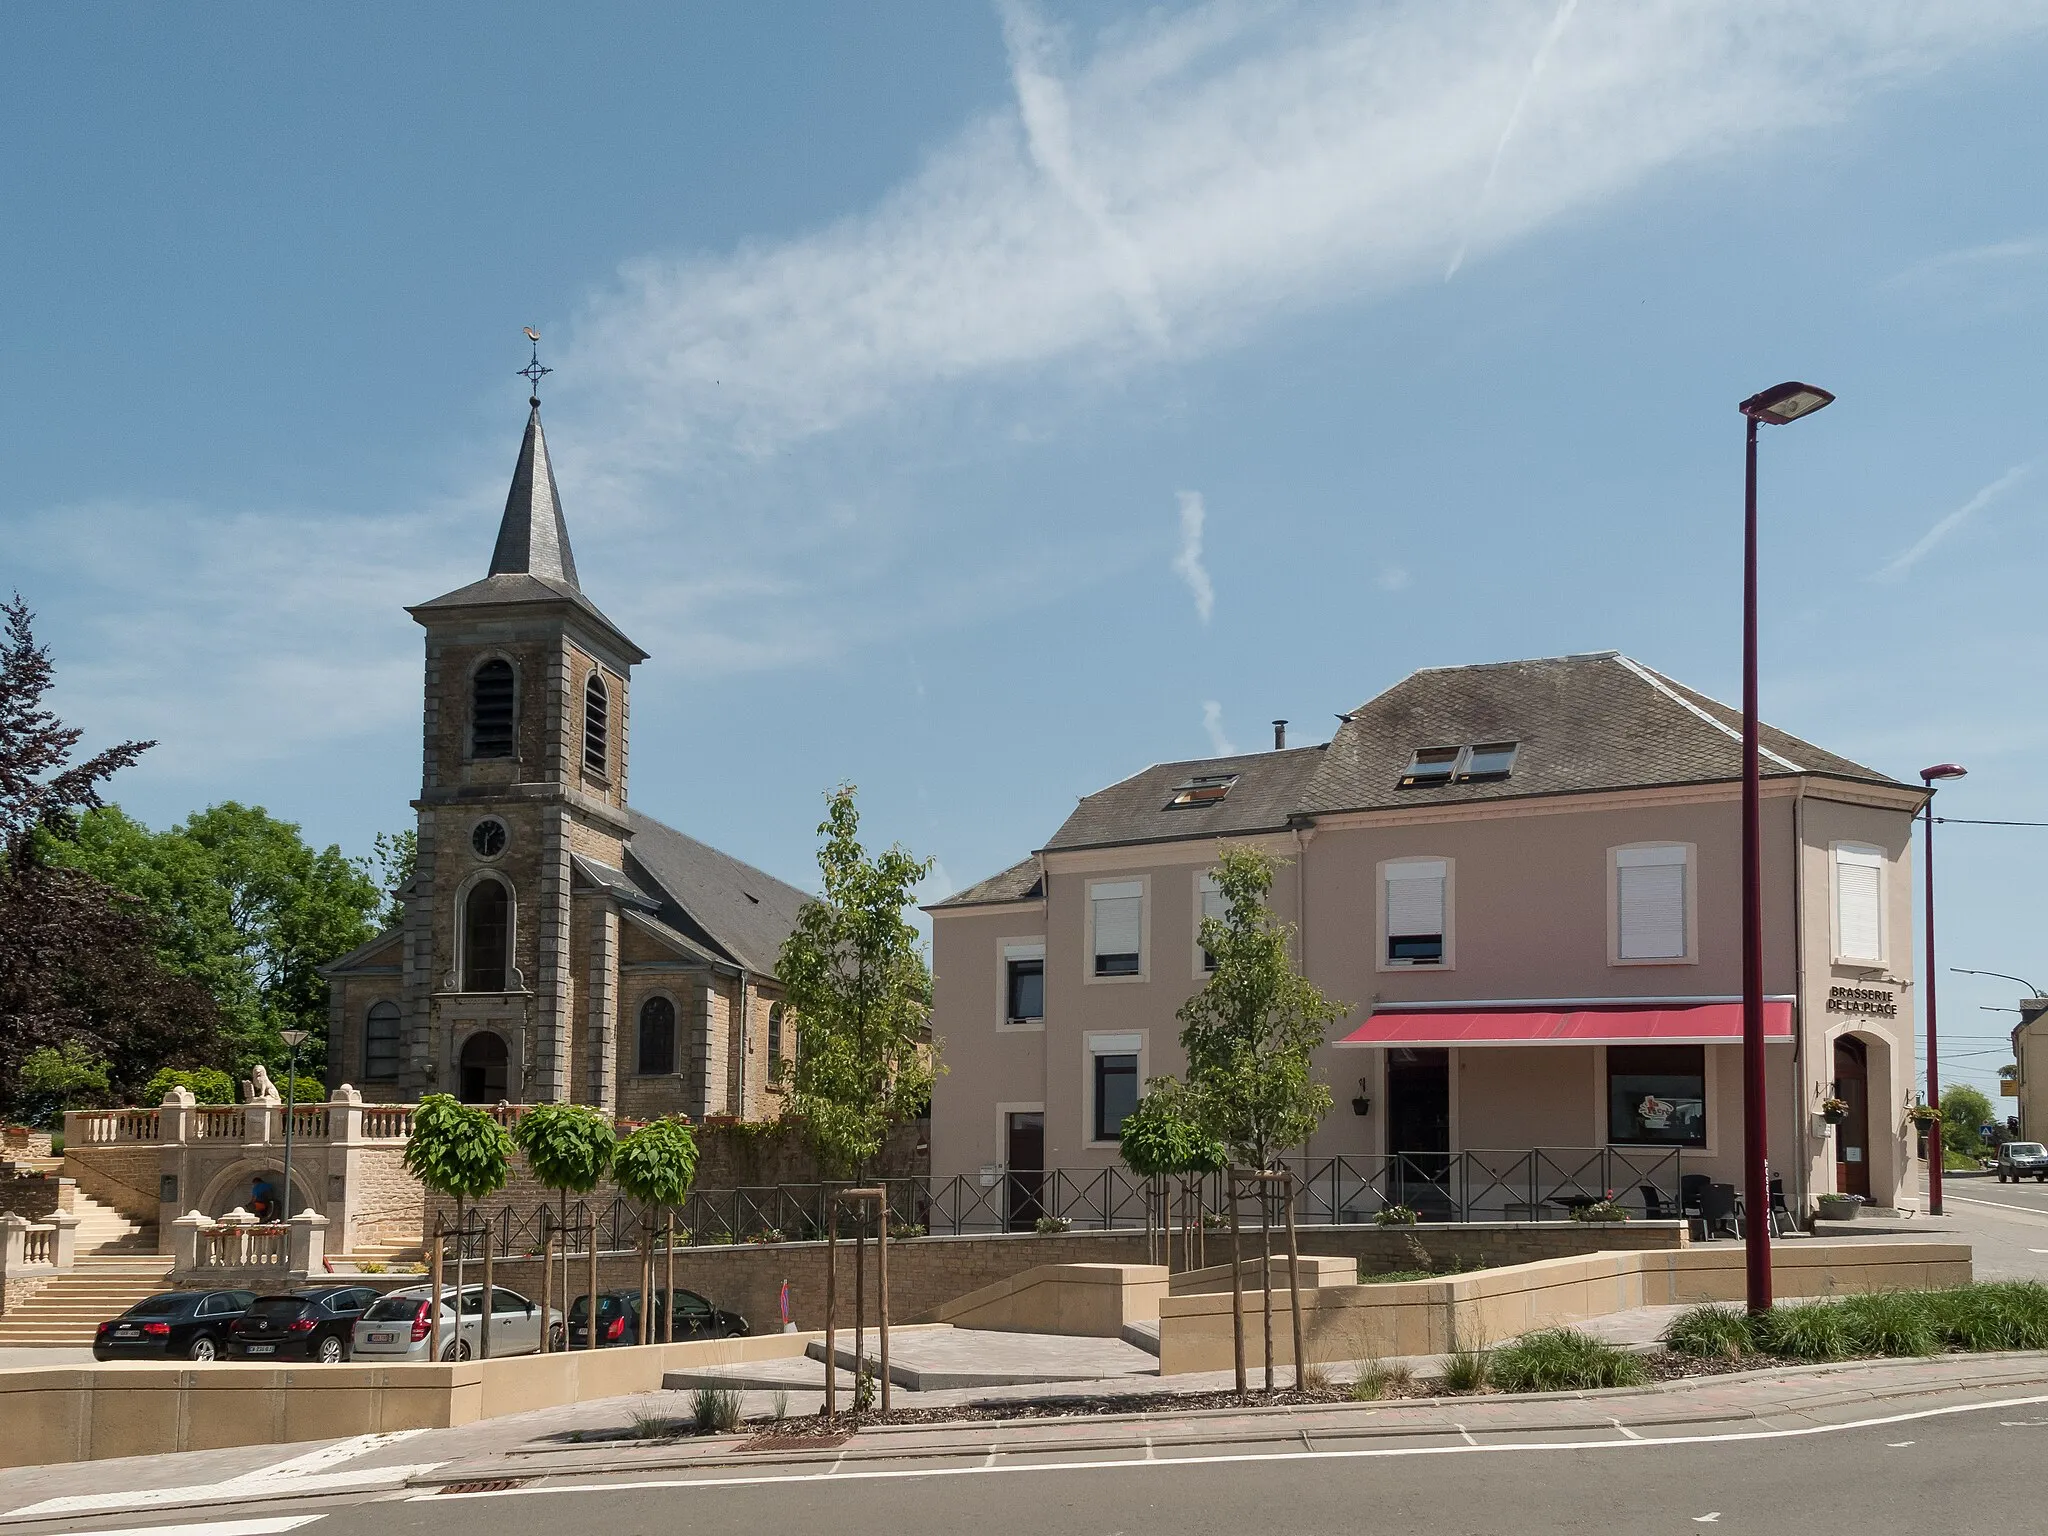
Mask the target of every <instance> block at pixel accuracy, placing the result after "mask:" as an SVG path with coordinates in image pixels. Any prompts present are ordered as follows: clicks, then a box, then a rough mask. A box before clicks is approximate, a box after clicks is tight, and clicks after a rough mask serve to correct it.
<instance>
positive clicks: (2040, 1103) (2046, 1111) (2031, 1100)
mask: <svg viewBox="0 0 2048 1536" xmlns="http://www.w3.org/2000/svg"><path fill="white" fill-rule="evenodd" d="M2012 1059H2013V1064H2014V1065H2015V1066H2017V1067H2018V1068H2019V1076H2018V1077H2017V1078H2005V1079H2001V1080H2000V1082H1999V1085H1998V1089H1999V1096H2000V1098H2001V1099H2004V1098H2011V1099H2016V1100H2018V1102H2017V1103H2016V1104H2014V1105H2012V1106H2011V1108H2012V1109H2013V1110H2014V1111H2016V1112H2017V1113H2018V1115H2019V1121H2020V1135H2021V1136H2023V1137H2025V1138H2027V1139H2028V1140H2029V1141H2039V1140H2040V1139H2041V1138H2042V1137H2043V1136H2044V1135H2048V997H2023V998H2021V999H2020V1021H2019V1023H2018V1024H2016V1025H2014V1026H2013V1032H2012ZM1998 1112H1999V1114H2001V1115H2003V1114H2005V1113H2006V1112H2007V1106H2006V1105H2005V1104H2003V1103H2001V1104H2000V1105H1999V1106H1998Z"/></svg>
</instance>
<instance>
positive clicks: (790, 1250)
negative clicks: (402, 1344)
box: [444, 1222, 1685, 1333]
mask: <svg viewBox="0 0 2048 1536" xmlns="http://www.w3.org/2000/svg"><path fill="white" fill-rule="evenodd" d="M1250 1237H1251V1241H1248V1242H1247V1243H1246V1245H1245V1253H1246V1255H1247V1256H1251V1255H1254V1254H1256V1253H1257V1251H1258V1249H1257V1234H1256V1233H1253V1234H1250ZM1419 1238H1420V1240H1421V1241H1422V1242H1423V1244H1424V1245H1425V1247H1426V1248H1427V1249H1428V1250H1429V1254H1430V1257H1431V1258H1432V1259H1434V1260H1435V1261H1436V1262H1437V1263H1439V1264H1443V1265H1448V1264H1449V1263H1450V1261H1451V1260H1452V1259H1454V1258H1455V1259H1458V1260H1459V1261H1460V1262H1461V1264H1462V1265H1463V1267H1464V1268H1466V1269H1472V1268H1475V1267H1477V1266H1478V1265H1479V1263H1480V1261H1481V1260H1484V1262H1485V1263H1486V1265H1487V1266H1488V1267H1499V1266H1501V1265H1506V1264H1521V1263H1527V1262H1529V1261H1531V1260H1534V1259H1555V1258H1568V1257H1573V1256H1576V1255H1580V1254H1588V1253H1597V1252H1612V1251H1617V1250H1621V1251H1628V1250H1634V1251H1641V1250H1645V1249H1648V1250H1659V1249H1662V1250H1670V1249H1677V1248H1681V1247H1683V1246H1685V1229H1684V1228H1683V1227H1682V1226H1681V1225H1680V1224H1679V1223H1677V1222H1629V1223H1626V1224H1623V1225H1620V1226H1594V1225H1589V1224H1585V1223H1579V1222H1558V1223H1554V1224H1547V1225H1543V1226H1528V1225H1520V1226H1516V1225H1509V1224H1505V1223H1503V1224H1498V1225H1492V1224H1480V1223H1474V1224H1471V1225H1466V1226H1456V1227H1452V1226H1441V1227H1423V1228H1420V1229H1419ZM1300 1241H1301V1248H1302V1252H1303V1253H1304V1254H1315V1255H1318V1256H1327V1257H1334V1258H1357V1259H1360V1260H1363V1261H1365V1263H1364V1266H1363V1267H1364V1268H1365V1269H1366V1270H1367V1271H1368V1272H1371V1271H1375V1270H1391V1269H1394V1268H1397V1267H1398V1268H1413V1267H1414V1263H1413V1260H1412V1259H1411V1258H1410V1256H1409V1251H1408V1248H1407V1245H1406V1244H1405V1243H1403V1242H1402V1240H1401V1235H1400V1232H1399V1231H1398V1230H1394V1229H1388V1228H1385V1227H1303V1228H1301V1229H1300ZM1229 1244H1230V1237H1229V1234H1228V1233H1211V1234H1210V1244H1209V1249H1208V1254H1207V1257H1208V1260H1209V1262H1210V1263H1212V1264H1213V1263H1217V1262H1225V1263H1227V1262H1228V1260H1229V1255H1230V1246H1229ZM840 1247H841V1250H842V1251H841V1252H840V1255H839V1265H840V1269H839V1295H838V1298H837V1305H836V1306H835V1308H834V1310H835V1311H836V1313H837V1314H838V1320H839V1322H841V1323H843V1324H846V1325H848V1326H851V1324H852V1322H853V1301H852V1289H853V1252H852V1245H851V1243H842V1244H841V1245H840ZM1274 1247H1275V1249H1276V1250H1277V1251H1279V1252H1282V1253H1284V1252H1285V1251H1286V1239H1285V1237H1284V1236H1282V1235H1280V1234H1275V1243H1274ZM869 1256H870V1257H869V1263H870V1266H871V1268H870V1271H869V1275H870V1280H869V1285H870V1302H869V1306H870V1309H871V1310H870V1315H871V1316H872V1307H873V1300H872V1288H873V1270H872V1264H873V1248H872V1246H871V1247H870V1249H869ZM587 1262H588V1261H587V1260H581V1261H579V1260H572V1261H571V1268H570V1276H571V1282H572V1293H573V1294H580V1293H581V1292H582V1291H583V1290H584V1288H585V1285H584V1281H583V1278H582V1276H583V1275H584V1274H585V1273H587V1270H585V1269H584V1268H583V1265H585V1264H587ZM664 1262H665V1261H664V1259H663V1256H662V1255H660V1254H658V1253H657V1254H656V1255H655V1266H656V1271H657V1277H658V1276H659V1275H660V1273H661V1272H662V1266H663V1264H664ZM1144 1262H1146V1251H1145V1234H1144V1232H1143V1231H1129V1232H1063V1233H1057V1234H1048V1235H1045V1236H1040V1235H1038V1234H1036V1233H1010V1234H1006V1235H1000V1236H997V1235H990V1236H979V1237H921V1238H912V1239H909V1240H907V1241H903V1242H892V1243H891V1244H890V1245H889V1300H890V1316H891V1320H892V1321H895V1322H899V1323H913V1322H927V1321H930V1320H931V1314H932V1313H934V1312H935V1311H937V1309H938V1308H939V1307H941V1306H942V1305H944V1304H945V1303H946V1302H949V1301H952V1300H954V1299H955V1298H957V1297H961V1296H965V1295H966V1294H967V1293H968V1292H969V1291H975V1290H979V1289H980V1288H981V1287H983V1286H985V1285H993V1284H995V1283H996V1282H997V1281H999V1280H1007V1279H1009V1278H1010V1277H1011V1276H1012V1275H1017V1274H1022V1273H1023V1272H1024V1271H1025V1270H1027V1269H1033V1268H1036V1267H1037V1266H1038V1265H1040V1264H1142V1263H1144ZM468 1268H469V1271H470V1274H471V1275H472V1276H474V1275H475V1274H479V1273H481V1268H480V1266H479V1265H477V1264H475V1263H472V1264H471V1265H470V1266H468ZM492 1269H493V1280H494V1281H497V1280H502V1281H503V1282H504V1283H505V1284H506V1285H509V1286H511V1287H512V1288H513V1289H514V1290H517V1291H520V1292H522V1293H523V1294H526V1295H528V1296H530V1297H532V1298H534V1299H536V1300H537V1299H538V1298H539V1296H540V1266H539V1265H538V1264H536V1263H534V1262H533V1261H532V1260H528V1259H506V1260H502V1261H499V1262H497V1263H496V1264H494V1265H493V1266H492ZM444 1279H451V1281H452V1270H451V1271H450V1272H449V1273H448V1274H446V1275H444ZM784 1280H787V1281H788V1282H789V1291H790V1311H791V1313H792V1315H793V1317H794V1319H795V1321H796V1325H797V1326H798V1327H799V1328H822V1327H824V1326H825V1314H824V1306H825V1245H824V1244H823V1243H736V1244H732V1245H729V1246H716V1247H697V1248H678V1249H677V1250H676V1284H677V1285H679V1286H681V1287H683V1288H685V1289H687V1290H692V1291H696V1292H698V1293H699V1294H701V1295H703V1296H706V1297H709V1298H710V1299H711V1301H712V1302H713V1303H714V1304H716V1305H718V1306H721V1307H724V1308H726V1309H728V1310H730V1311H735V1312H739V1313H742V1314H743V1315H744V1316H745V1317H746V1318H747V1320H748V1321H749V1322H751V1323H752V1324H753V1326H754V1330H755V1332H757V1333H759V1332H767V1331H772V1330H773V1329H776V1328H778V1327H780V1326H781V1321H780V1318H779V1316H778V1313H777V1310H776V1296H777V1293H778V1291H779V1290H780V1288H781V1285H782V1282H783V1281H784ZM558 1283H559V1282H558ZM599 1283H600V1284H601V1285H603V1286H606V1287H612V1286H626V1287H637V1286H638V1285H639V1283H640V1281H639V1261H638V1260H637V1259H635V1258H629V1257H626V1256H623V1255H622V1256H619V1257H616V1258H605V1259H601V1260H600V1261H599ZM660 1283H661V1281H660V1279H659V1278H657V1280H656V1284H657V1285H659V1284H660ZM556 1305H558V1306H559V1305H560V1302H559V1301H557V1303H556Z"/></svg>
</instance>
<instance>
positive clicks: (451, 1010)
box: [327, 400, 807, 1119]
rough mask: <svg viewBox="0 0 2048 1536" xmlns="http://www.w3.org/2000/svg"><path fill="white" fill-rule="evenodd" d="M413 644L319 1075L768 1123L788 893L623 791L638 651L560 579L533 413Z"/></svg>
mask: <svg viewBox="0 0 2048 1536" xmlns="http://www.w3.org/2000/svg"><path fill="white" fill-rule="evenodd" d="M409 611H410V612H411V614H412V616H413V618H414V619H416V620H417V621H418V622H419V624H420V625H421V627H422V628H423V629H425V631H426V694H425V698H426V705H425V711H424V716H423V736H424V754H423V759H424V760H423V766H422V782H421V787H420V796H419V799H417V800H416V801H414V802H413V804H414V807H415V809H416V810H417V811H418V813H419V868H418V874H417V877H416V878H415V880H414V881H413V884H412V886H411V887H410V889H409V890H408V891H407V893H406V910H405V919H404V922H403V923H402V924H400V925H399V926H398V927H396V928H393V929H391V930H390V931H389V932H386V933H383V934H380V935H379V936H378V937H377V938H375V939H373V940H371V941H370V942H369V943H368V944H366V945H364V946H363V947H362V948H360V949H358V950H356V951H355V952H354V953H353V954H350V955H347V956H345V957H343V958H342V959H341V960H340V961H338V962H336V963H335V964H334V965H332V966H330V967H329V968H328V970H327V974H328V976H329V977H330V979H331V981H332V984H333V985H332V989H331V990H332V999H333V1001H332V1012H331V1016H330V1025H329V1038H328V1061H327V1075H328V1081H329V1082H334V1083H341V1082H346V1083H352V1084H354V1085H356V1086H357V1087H358V1088H359V1089H360V1090H361V1092H362V1093H363V1095H364V1097H365V1098H366V1099H369V1100H373V1101H380V1100H381V1101H392V1100H410V1099H417V1098H418V1097H419V1096H420V1095H421V1094H422V1093H430V1092H447V1093H454V1094H457V1095H458V1096H460V1097H461V1098H463V1099H466V1100H470V1101H474V1102H482V1103H496V1102H499V1101H501V1100H507V1101H511V1102H513V1103H543V1102H551V1101H574V1102H577V1103H586V1104H595V1105H598V1106H601V1107H602V1108H604V1109H605V1110H607V1111H611V1112H613V1113H616V1114H618V1115H620V1116H622V1117H624V1118H627V1119H647V1118H651V1117H654V1116H658V1115H663V1114H670V1113H676V1112H681V1113H686V1114H689V1115H692V1116H697V1117H702V1116H704V1115H707V1114H733V1115H741V1116H745V1117H748V1118H755V1117H762V1116H767V1115H772V1114H773V1113H774V1104H775V1101H776V1099H777V1098H779V1096H780V1093H781V1088H780V1081H781V1076H782V1071H781V1069H782V1066H783V1064H784V1062H785V1061H786V1060H787V1059H788V1057H789V1056H790V1054H791V1053H792V1052H793V1051H794V1049H795V1038H794V1034H795V1032H794V1029H793V1028H791V1029H789V1030H785V1029H784V1028H783V1020H782V1005H781V1003H780V1001H779V998H780V988H779V986H778V985H777V983H776V980H775V975H774V971H775V966H776V962H777V956H778V954H779V952H780V949H781V946H782V941H783V939H784V938H785V937H786V936H787V935H788V933H789V931H790V929H791V927H792V926H793V925H794V923H795V920H796V914H797V911H798V909H799V908H800V907H801V906H802V905H803V903H804V901H805V900H806V899H807V897H806V896H805V893H804V892H802V891H799V890H797V889H795V888H794V887H792V886H788V885H785V884H783V883H782V882H781V881H779V880H777V879H775V878H773V877H772V876H770V875H767V874H764V873H763V872H761V871H760V870H758V869H754V868H752V867H750V866H749V865H746V864H743V863H741V862H740V861H739V860H737V859H734V858H731V857H729V856H728V855H726V854H723V853H720V852H719V851H718V850H717V849H715V848H711V847H708V846H706V845H705V844H703V843H700V842H698V841H696V840H695V839H693V838H690V837H687V836H685V835H684V834H683V833H681V832H678V831H676V830H675V829H674V828H672V827H667V826H664V825H663V824H662V823H660V822H658V821H656V820H654V819H653V818H652V817H650V816H648V815H646V814H645V813H644V812H642V811H640V810H637V809H635V808H634V807H633V806H632V805H631V804H630V803H629V802H628V800H627V794H626V785H627V757H628V752H627V748H628V725H629V722H630V718H631V715H630V710H629V707H628V706H629V697H630V690H631V686H632V672H633V668H634V667H635V666H636V665H637V664H639V663H640V662H642V661H644V660H646V659H647V658H646V653H645V652H643V651H642V650H641V649H640V648H639V647H638V646H637V645H635V644H634V643H633V642H632V641H631V640H630V639H628V638H627V637H626V635H625V634H624V633H622V632H621V631H620V630H619V628H618V627H617V626H616V625H615V624H613V623H612V622H611V620H609V619H608V618H606V617H605V615H604V614H603V612H602V611H600V610H599V608H598V607H597V605H596V604H595V603H593V602H592V601H591V600H590V598H589V597H587V596H586V595H585V594H584V592H583V589H582V587H581V585H580V584H579V583H578V581H577V578H576V560H575V556H574V555H573V554H572V553H571V551H570V547H569V530H568V525H567V523H566V522H565V520H564V519H563V516H562V508H561V499H560V495H559V493H558V492H557V490H556V487H555V477H554V470H553V467H552V465H551V464H550V462H549V459H548V446H547V438H546V436H545V435H544V434H543V433H542V431H541V422H540V402H539V401H538V400H535V401H533V402H532V412H531V414H530V415H529V417H528V419H527V423H526V438H525V441H524V442H523V443H522V444H521V446H520V450H519V462H518V466H517V468H516V470H515V471H514V474H513V477H512V489H511V494H510V495H509V496H508V497H507V499H506V503H505V515H504V518H503V521H502V522H501V524H500V526H499V529H498V539H497V544H496V546H495V548H494V549H493V551H492V554H491V564H490V570H489V573H488V574H487V575H486V576H485V577H484V578H483V579H482V580H480V581H477V582H473V583H471V584H470V585H469V586H466V587H463V588H461V589H460V590H458V591H455V592H450V593H448V594H447V595H445V596H443V597H437V598H435V599H433V600H432V601H431V602H426V603H422V604H420V605H419V606H418V607H416V608H413V609H411V610H409Z"/></svg>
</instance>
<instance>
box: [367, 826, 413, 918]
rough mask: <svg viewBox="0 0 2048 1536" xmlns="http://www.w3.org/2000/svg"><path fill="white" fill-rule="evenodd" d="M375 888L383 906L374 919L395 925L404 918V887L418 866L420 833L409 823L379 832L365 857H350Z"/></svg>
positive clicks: (410, 882) (407, 884)
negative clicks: (380, 892) (400, 827)
mask: <svg viewBox="0 0 2048 1536" xmlns="http://www.w3.org/2000/svg"><path fill="white" fill-rule="evenodd" d="M354 863H355V866H356V868H357V869H359V870H361V871H362V872H363V875H364V876H365V878H367V879H368V880H369V881H370V882H371V883H372V884H374V885H375V886H376V887H377V889H378V890H380V891H382V892H383V893H384V910H383V911H382V912H381V913H379V914H378V917H377V922H378V924H379V925H380V926H382V927H385V928H396V927H397V926H398V925H399V924H400V923H402V922H403V921H405V888H406V887H407V886H409V885H411V884H412V877H413V876H414V874H416V873H417V872H418V870H419V863H420V835H419V833H418V831H416V830H415V829H414V828H412V827H406V828H404V829H402V830H400V831H397V832H379V833H378V834H377V835H376V837H375V838H373V839H372V840H371V842H370V855H369V857H368V858H363V859H356V860H355V861H354Z"/></svg>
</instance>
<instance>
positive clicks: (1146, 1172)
mask: <svg viewBox="0 0 2048 1536" xmlns="http://www.w3.org/2000/svg"><path fill="white" fill-rule="evenodd" d="M1118 1152H1119V1155H1121V1156H1122V1158H1123V1161H1124V1166H1125V1167H1127V1168H1129V1169H1130V1170H1131V1172H1133V1173H1135V1174H1137V1175H1138V1176H1139V1177H1140V1178H1142V1179H1145V1180H1146V1181H1147V1182H1148V1183H1150V1185H1151V1186H1152V1188H1151V1191H1150V1194H1149V1197H1148V1199H1147V1201H1146V1206H1145V1238H1146V1246H1147V1248H1148V1249H1149V1248H1150V1247H1151V1241H1152V1224H1153V1209H1154V1206H1155V1205H1169V1203H1170V1202H1168V1201H1167V1200H1166V1199H1165V1198H1164V1196H1165V1193H1166V1189H1167V1183H1166V1181H1167V1180H1169V1179H1174V1178H1178V1179H1180V1180H1181V1185H1182V1187H1181V1196H1182V1200H1183V1209H1186V1208H1187V1203H1188V1202H1189V1199H1190V1197H1191V1196H1192V1195H1193V1193H1194V1187H1195V1185H1196V1183H1197V1181H1198V1180H1199V1177H1200V1176H1201V1175H1202V1174H1206V1173H1216V1172H1218V1171H1220V1170H1221V1169H1222V1168H1223V1166H1224V1164H1225V1162H1226V1161H1227V1160H1228V1154H1226V1153H1225V1151H1224V1149H1223V1144H1222V1143H1221V1142H1220V1141H1217V1140H1216V1139H1215V1137H1213V1136H1211V1135H1210V1134H1209V1133H1208V1132H1207V1131H1205V1130H1203V1129H1202V1126H1201V1125H1200V1123H1199V1122H1198V1121H1197V1120H1196V1119H1195V1115H1194V1109H1193V1106H1192V1105H1191V1104H1190V1102H1189V1097H1188V1091H1187V1085H1186V1084H1185V1083H1182V1082H1181V1081H1180V1080H1179V1079H1178V1078H1172V1077H1155V1078H1153V1079H1152V1080H1151V1081H1150V1082H1148V1083H1146V1084H1145V1095H1144V1097H1143V1098H1141V1099H1139V1100H1138V1104H1137V1107H1136V1108H1135V1109H1133V1110H1132V1111H1131V1113H1130V1114H1129V1115H1127V1116H1126V1117H1125V1118H1124V1123H1123V1137H1122V1140H1121V1141H1120V1142H1119V1143H1118ZM1163 1219H1164V1225H1165V1227H1166V1229H1167V1255H1166V1262H1167V1265H1168V1267H1169V1268H1171V1267H1172V1264H1173V1235H1172V1229H1173V1220H1172V1211H1171V1210H1170V1209H1167V1210H1166V1211H1165V1212H1164V1213H1163ZM1197 1220H1199V1217H1197ZM1192 1235H1193V1234H1192V1232H1190V1236H1192ZM1186 1262H1187V1264H1188V1267H1190V1268H1193V1267H1194V1263H1195V1259H1194V1251H1193V1248H1192V1247H1191V1246H1190V1247H1189V1248H1188V1250H1187V1257H1186Z"/></svg>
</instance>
